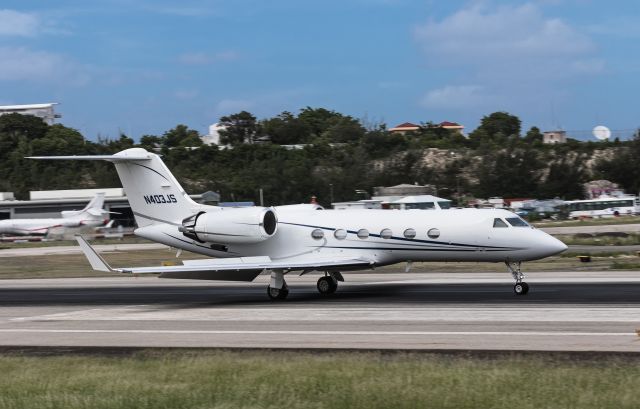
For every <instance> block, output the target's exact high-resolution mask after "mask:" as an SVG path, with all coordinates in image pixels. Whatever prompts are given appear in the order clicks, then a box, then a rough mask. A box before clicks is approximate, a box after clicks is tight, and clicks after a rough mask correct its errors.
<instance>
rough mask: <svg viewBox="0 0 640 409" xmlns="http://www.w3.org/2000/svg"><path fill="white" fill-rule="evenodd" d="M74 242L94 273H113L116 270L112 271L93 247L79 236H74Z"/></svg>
mask: <svg viewBox="0 0 640 409" xmlns="http://www.w3.org/2000/svg"><path fill="white" fill-rule="evenodd" d="M76 240H77V241H78V244H79V245H80V249H81V250H82V252H83V253H84V255H85V257H86V258H87V260H89V264H91V267H92V268H93V269H94V270H96V271H106V272H114V271H116V270H114V269H112V268H111V267H110V266H109V264H107V262H106V261H104V259H103V258H102V257H101V256H100V254H98V253H97V252H96V251H95V250H94V249H93V247H91V245H90V244H89V243H88V242H87V241H86V240H85V239H84V237H82V236H81V235H79V234H76Z"/></svg>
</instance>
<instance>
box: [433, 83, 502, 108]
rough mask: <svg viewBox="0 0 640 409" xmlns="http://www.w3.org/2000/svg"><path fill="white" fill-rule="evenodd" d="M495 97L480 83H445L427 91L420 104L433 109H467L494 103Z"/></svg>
mask: <svg viewBox="0 0 640 409" xmlns="http://www.w3.org/2000/svg"><path fill="white" fill-rule="evenodd" d="M496 99H497V98H496V96H495V95H491V94H490V93H489V92H488V91H487V90H486V89H485V88H484V87H482V86H480V85H447V86H444V87H442V88H438V89H434V90H431V91H429V92H427V94H426V95H425V96H424V97H423V98H422V101H421V104H422V105H423V106H424V107H426V108H434V109H467V108H477V107H482V106H485V105H486V104H487V103H488V102H491V103H494V102H496Z"/></svg>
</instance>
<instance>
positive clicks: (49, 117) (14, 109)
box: [0, 102, 62, 125]
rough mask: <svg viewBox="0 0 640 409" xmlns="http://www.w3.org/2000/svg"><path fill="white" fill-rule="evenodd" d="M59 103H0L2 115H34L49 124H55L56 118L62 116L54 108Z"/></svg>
mask: <svg viewBox="0 0 640 409" xmlns="http://www.w3.org/2000/svg"><path fill="white" fill-rule="evenodd" d="M54 105H58V103H57V102H52V103H48V104H30V105H0V115H5V114H21V115H33V116H37V117H38V118H42V120H43V121H45V122H46V123H47V124H49V125H53V123H54V121H55V120H56V118H60V117H62V115H60V114H56V113H55V112H54V110H53V106H54Z"/></svg>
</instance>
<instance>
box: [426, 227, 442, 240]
mask: <svg viewBox="0 0 640 409" xmlns="http://www.w3.org/2000/svg"><path fill="white" fill-rule="evenodd" d="M427 236H429V238H431V239H437V238H438V237H440V230H438V229H436V228H433V229H429V231H428V232H427Z"/></svg>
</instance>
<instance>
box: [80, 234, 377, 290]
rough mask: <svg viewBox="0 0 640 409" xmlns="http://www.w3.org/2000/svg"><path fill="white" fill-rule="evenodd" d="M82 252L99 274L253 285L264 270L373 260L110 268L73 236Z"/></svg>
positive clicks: (349, 265) (247, 260)
mask: <svg viewBox="0 0 640 409" xmlns="http://www.w3.org/2000/svg"><path fill="white" fill-rule="evenodd" d="M76 240H77V241H78V244H80V248H81V249H82V252H83V253H84V255H85V256H86V257H87V259H88V260H89V263H90V264H91V267H93V269H94V270H98V271H111V272H120V273H130V274H157V273H159V274H160V278H183V279H196V280H228V281H252V280H253V279H254V278H256V277H257V276H258V275H259V274H260V273H262V272H263V271H264V270H287V271H303V272H305V271H314V270H320V271H331V270H334V271H341V270H342V271H344V270H353V269H365V268H372V267H373V265H374V261H373V260H369V259H365V258H354V257H332V258H326V257H318V256H306V257H295V258H287V259H280V260H271V258H269V257H266V256H264V257H236V258H223V259H205V260H184V261H183V265H177V266H154V267H125V268H112V267H110V266H109V265H108V264H107V263H106V261H105V260H104V259H103V258H102V257H101V256H100V255H99V254H98V253H97V252H96V251H95V250H94V249H93V247H91V245H89V243H88V242H87V241H86V240H85V239H84V238H83V237H82V236H80V235H76Z"/></svg>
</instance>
